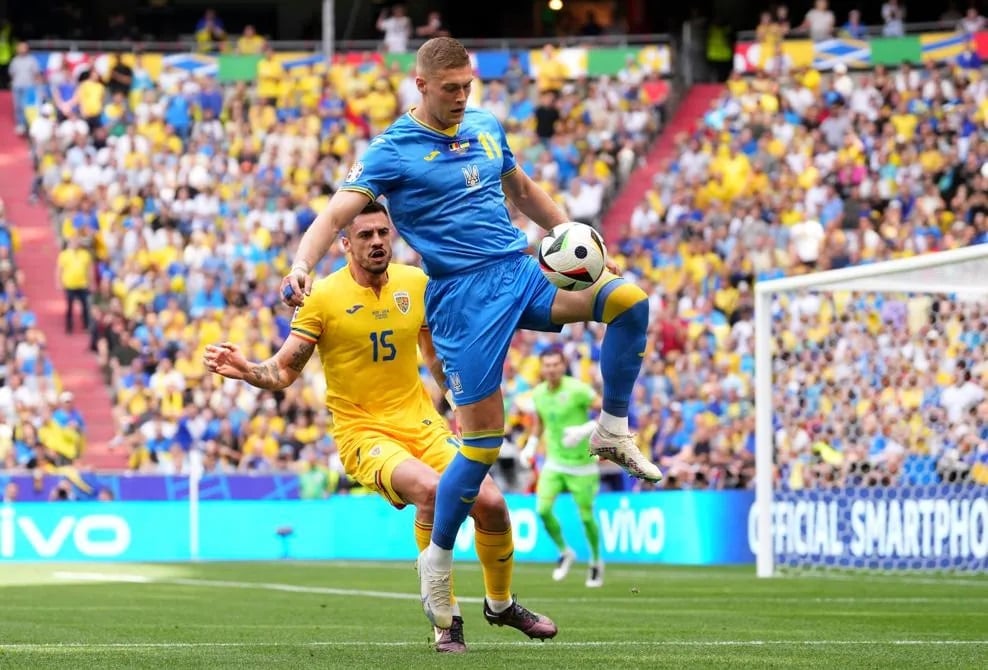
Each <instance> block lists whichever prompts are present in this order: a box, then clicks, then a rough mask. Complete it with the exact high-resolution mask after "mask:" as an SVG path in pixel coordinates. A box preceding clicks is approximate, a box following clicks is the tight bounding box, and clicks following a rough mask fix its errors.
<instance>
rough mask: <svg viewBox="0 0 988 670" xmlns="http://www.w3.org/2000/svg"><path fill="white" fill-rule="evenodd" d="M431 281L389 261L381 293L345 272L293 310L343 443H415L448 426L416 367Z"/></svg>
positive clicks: (315, 288)
mask: <svg viewBox="0 0 988 670" xmlns="http://www.w3.org/2000/svg"><path fill="white" fill-rule="evenodd" d="M427 282H428V278H427V277H426V275H425V273H424V272H422V270H420V269H419V268H416V267H412V266H409V265H401V264H398V263H392V264H391V265H390V266H389V267H388V281H387V283H386V284H385V285H384V286H383V287H382V288H381V294H380V295H377V294H375V293H374V290H373V289H371V288H367V287H365V286H360V285H359V284H357V282H356V281H355V280H354V278H353V275H352V274H351V273H350V268H349V267H344V268H342V269H340V270H337V271H336V272H334V273H333V274H331V275H329V276H328V277H324V278H322V279H319V280H317V281H316V282H315V283H314V284H313V286H312V293H311V294H310V295H309V296H307V297H306V299H305V303H304V304H303V305H302V306H301V307H299V308H298V309H297V310H296V311H295V317H294V318H293V319H292V325H291V332H292V334H293V335H295V336H296V337H299V338H302V339H303V340H306V341H308V342H313V343H315V344H316V346H317V348H318V350H319V358H320V360H321V361H322V368H323V373H324V374H325V375H326V407H327V408H328V409H329V411H330V412H332V414H333V428H332V430H333V436H334V437H335V438H336V440H337V441H338V442H343V441H345V440H346V438H347V437H348V436H349V435H352V434H354V433H355V432H359V431H365V430H373V431H380V432H383V433H385V434H388V435H392V436H394V437H396V438H401V439H415V438H417V437H418V436H419V435H420V434H422V435H424V434H427V433H430V432H431V431H432V430H435V425H437V424H438V425H443V424H442V422H443V419H442V417H440V416H439V413H438V412H437V411H436V409H435V407H434V406H433V404H432V400H431V399H430V398H429V393H428V391H427V390H426V388H425V385H424V384H423V383H422V379H421V377H420V376H419V368H418V337H419V333H420V332H421V331H422V330H423V329H426V328H428V326H427V325H426V318H425V285H426V283H427ZM430 426H432V428H431V429H430Z"/></svg>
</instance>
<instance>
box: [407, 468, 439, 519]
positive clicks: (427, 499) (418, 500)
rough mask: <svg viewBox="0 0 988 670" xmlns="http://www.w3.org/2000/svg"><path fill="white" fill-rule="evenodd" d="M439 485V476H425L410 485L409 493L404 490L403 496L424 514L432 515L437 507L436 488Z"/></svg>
mask: <svg viewBox="0 0 988 670" xmlns="http://www.w3.org/2000/svg"><path fill="white" fill-rule="evenodd" d="M438 486H439V477H425V478H420V479H418V480H416V481H415V483H414V484H412V485H411V486H410V487H409V491H408V492H407V493H404V492H403V494H404V495H403V497H405V499H406V500H407V501H408V502H410V503H412V504H413V505H415V509H416V510H418V511H419V512H420V513H421V514H422V515H423V516H428V517H430V518H431V517H432V514H433V513H434V512H435V509H436V489H437V488H438Z"/></svg>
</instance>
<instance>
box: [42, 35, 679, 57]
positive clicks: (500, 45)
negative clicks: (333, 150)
mask: <svg viewBox="0 0 988 670" xmlns="http://www.w3.org/2000/svg"><path fill="white" fill-rule="evenodd" d="M460 41H461V42H462V43H463V46H465V47H466V48H467V49H470V50H481V49H491V50H496V49H502V50H510V49H537V48H539V47H542V46H544V45H546V44H554V45H556V46H563V47H591V46H597V47H623V46H644V45H649V44H669V43H670V42H671V37H670V36H669V35H668V34H666V33H658V34H644V35H598V36H595V37H579V36H577V37H562V38H546V37H518V38H507V37H505V38H492V39H487V38H466V39H461V40H460ZM29 44H30V46H31V48H32V49H34V50H36V51H83V52H115V51H120V52H126V51H133V50H134V49H135V48H140V49H141V50H142V51H146V52H154V53H182V52H188V51H198V50H199V45H198V44H197V43H196V41H195V40H194V39H192V38H188V39H179V40H174V41H161V40H154V39H151V40H133V41H131V40H62V39H59V40H55V39H52V40H30V42H29ZM268 44H270V45H271V46H272V47H274V49H275V51H320V50H321V49H322V42H321V41H320V40H271V41H270V42H268ZM420 44H422V40H412V41H410V42H409V47H408V48H409V51H413V50H415V49H417V48H418V46H419V45H420ZM232 46H233V45H232V44H231V47H232ZM334 48H335V49H336V51H338V52H347V51H378V50H380V49H381V48H382V42H381V41H380V40H340V41H337V42H336V43H335V44H334Z"/></svg>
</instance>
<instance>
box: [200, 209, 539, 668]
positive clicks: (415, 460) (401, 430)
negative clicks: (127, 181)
mask: <svg viewBox="0 0 988 670" xmlns="http://www.w3.org/2000/svg"><path fill="white" fill-rule="evenodd" d="M342 243H343V247H344V249H345V250H346V251H347V254H348V263H347V266H346V267H344V268H342V269H340V270H338V271H336V272H334V273H333V274H331V275H329V276H328V277H324V278H323V279H320V280H319V281H317V282H316V283H315V284H314V285H313V287H312V292H311V294H310V295H308V296H306V298H305V302H304V303H303V304H302V306H301V307H299V308H298V309H297V310H296V312H295V316H294V318H293V319H292V324H291V334H290V335H289V336H288V339H287V340H285V343H284V344H283V345H282V347H281V349H280V350H279V351H278V352H277V353H276V354H275V355H274V356H272V357H271V358H270V359H268V360H266V361H263V362H260V363H255V362H251V361H248V360H247V359H246V357H245V356H244V355H243V353H242V352H241V351H240V350H239V348H238V347H237V346H235V345H233V344H231V343H228V342H224V343H220V344H215V345H209V346H208V347H206V352H205V355H204V363H205V366H206V368H207V369H208V370H209V371H210V372H215V373H218V374H221V375H223V376H224V377H229V378H231V379H238V380H243V381H246V382H247V383H249V384H251V385H252V386H256V387H258V388H262V389H269V390H278V389H283V388H286V387H288V386H290V385H291V384H292V383H293V382H294V381H295V380H296V379H297V378H298V376H299V374H300V373H301V372H302V369H303V368H304V367H305V365H306V363H307V362H308V361H309V358H310V357H311V356H312V353H313V352H314V351H315V350H316V349H318V351H319V358H320V359H321V361H322V366H323V372H324V373H325V375H326V406H327V408H328V409H329V410H330V412H332V415H333V425H332V432H333V438H334V439H335V441H336V444H337V447H338V449H339V453H340V458H341V460H342V461H343V465H344V467H345V468H346V472H347V474H348V475H350V476H351V477H353V478H354V479H356V480H357V481H358V482H359V483H360V484H362V485H364V486H366V487H368V488H370V489H372V490H375V491H377V492H378V493H380V494H381V495H382V496H383V497H384V498H385V499H386V500H387V501H388V502H390V503H391V504H392V505H394V506H395V507H397V508H399V509H401V508H402V507H404V506H405V505H406V504H410V505H414V506H415V540H416V542H417V543H418V545H419V550H420V551H421V550H423V549H425V547H427V546H428V545H429V539H430V536H431V533H432V521H433V506H434V504H435V496H436V486H437V485H438V483H439V473H441V472H442V471H443V470H445V469H446V466H447V465H448V464H449V463H450V461H452V459H453V457H454V456H455V455H456V453H457V449H458V447H459V442H458V440H457V439H456V437H455V436H454V435H453V434H452V433H451V432H450V430H449V427H448V426H447V425H446V421H445V420H444V419H443V418H442V417H441V416H440V415H439V413H438V412H437V411H436V409H435V407H433V405H432V401H431V399H430V398H429V394H428V392H427V391H426V388H425V385H424V384H423V383H422V380H421V378H420V377H419V374H418V356H417V353H416V348H417V347H418V348H421V350H422V355H423V358H424V359H425V361H426V362H427V363H428V364H429V368H430V370H432V371H433V374H434V375H436V376H437V377H438V379H437V381H438V382H440V384H441V386H440V387H441V388H442V385H443V383H444V382H445V380H444V378H443V377H442V363H441V361H438V360H436V354H435V349H434V348H433V346H432V338H431V336H430V334H429V330H428V326H427V325H426V319H425V287H426V283H427V281H428V278H427V277H426V275H425V273H423V272H422V270H420V269H419V268H416V267H412V266H408V265H401V264H397V263H391V262H390V261H391V222H390V220H389V218H388V214H387V211H386V210H385V209H384V207H383V206H382V205H381V204H379V203H378V202H376V201H372V202H370V203H369V204H368V205H367V206H366V207H365V208H364V209H363V210H362V211H361V213H360V214H359V215H358V216H357V217H355V218H354V220H353V222H352V223H351V224H350V226H349V227H348V228H347V229H346V230H345V231H344V236H343V242H342ZM471 516H473V519H474V523H475V527H476V549H477V556H478V558H479V559H480V563H481V566H482V568H483V574H484V587H485V591H486V598H485V607H484V616H485V618H486V619H487V620H488V621H489V622H490V623H491V624H498V625H502V626H510V627H512V628H517V629H518V630H520V631H521V632H523V633H525V634H526V635H528V636H529V637H532V638H538V639H545V638H551V637H554V636H555V635H556V625H555V624H554V623H553V622H552V621H551V620H550V619H549V618H548V617H545V616H543V615H540V614H536V613H534V612H531V611H529V610H528V609H526V608H524V607H522V606H521V605H520V604H519V603H518V602H517V600H515V599H514V597H513V596H512V595H511V574H512V570H513V565H514V559H513V555H514V541H513V538H512V533H511V520H510V518H509V516H508V509H507V506H506V504H505V502H504V497H503V496H502V495H501V492H500V491H499V490H498V489H497V486H496V485H495V484H494V482H493V480H491V478H490V477H489V476H488V477H487V478H486V480H485V481H484V483H483V485H482V487H481V489H480V494H479V496H478V497H477V502H476V504H475V505H474V506H473V510H472V512H471ZM495 606H496V607H495ZM495 609H496V610H497V612H495ZM457 610H458V608H456V607H454V617H453V624H452V626H450V627H449V628H447V629H438V628H437V629H436V631H435V633H436V649H437V651H445V652H454V653H455V652H462V651H465V650H466V646H465V644H464V641H463V618H462V616H460V614H459V612H458V611H457Z"/></svg>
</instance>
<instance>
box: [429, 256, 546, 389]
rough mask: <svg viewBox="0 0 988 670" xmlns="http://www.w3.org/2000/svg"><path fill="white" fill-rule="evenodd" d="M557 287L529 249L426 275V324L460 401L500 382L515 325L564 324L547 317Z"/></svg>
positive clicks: (533, 327)
mask: <svg viewBox="0 0 988 670" xmlns="http://www.w3.org/2000/svg"><path fill="white" fill-rule="evenodd" d="M556 290H557V289H556V287H555V286H553V285H552V284H550V283H549V280H547V279H546V278H545V275H543V274H542V270H540V269H539V264H538V262H537V261H536V260H535V259H534V258H532V257H531V256H528V255H527V254H518V255H517V256H508V257H506V258H504V259H503V260H499V261H497V262H494V263H492V264H490V265H485V266H484V267H482V268H480V269H478V270H476V271H474V272H465V273H458V274H455V275H450V276H448V277H438V278H433V279H430V280H429V284H428V286H427V287H426V289H425V307H426V313H427V314H428V319H429V330H431V331H432V341H433V343H434V344H435V347H436V353H437V354H438V355H439V358H440V359H442V361H443V370H444V371H445V372H446V384H447V386H449V388H450V390H451V391H452V392H453V399H454V400H455V401H456V403H457V404H458V405H469V404H470V403H474V402H477V401H478V400H483V399H484V398H486V397H487V396H489V395H490V394H492V393H494V391H496V390H498V388H500V386H501V375H502V372H503V368H504V358H505V356H507V354H508V346H509V345H510V344H511V339H512V337H514V334H515V331H516V330H518V329H519V328H524V329H525V330H541V331H547V332H557V333H558V332H559V331H560V330H562V326H561V325H556V324H554V323H552V318H551V317H552V302H553V300H555V298H556Z"/></svg>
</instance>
